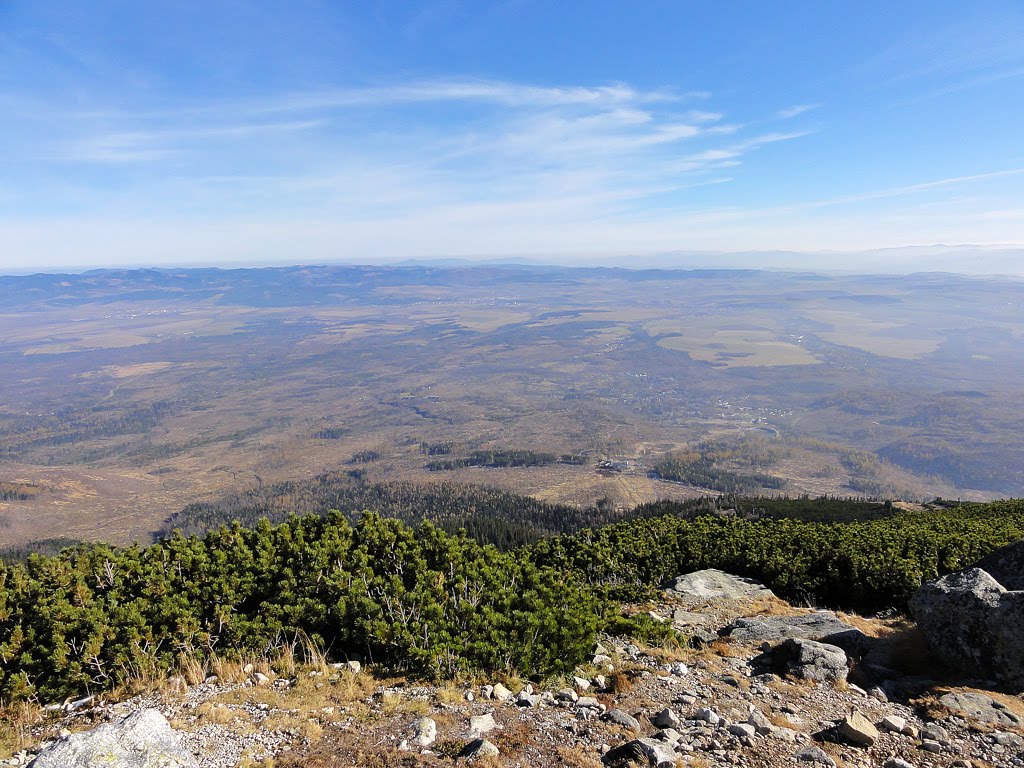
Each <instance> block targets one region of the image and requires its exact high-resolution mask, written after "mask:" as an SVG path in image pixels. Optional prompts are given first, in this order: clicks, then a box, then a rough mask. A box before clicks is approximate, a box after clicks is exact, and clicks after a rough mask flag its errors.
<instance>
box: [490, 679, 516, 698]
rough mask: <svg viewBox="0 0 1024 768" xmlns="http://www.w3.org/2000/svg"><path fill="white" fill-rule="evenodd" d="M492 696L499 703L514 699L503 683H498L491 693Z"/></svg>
mask: <svg viewBox="0 0 1024 768" xmlns="http://www.w3.org/2000/svg"><path fill="white" fill-rule="evenodd" d="M491 695H492V696H493V697H494V698H495V699H497V700H498V701H508V700H509V699H511V698H512V691H510V690H509V689H508V688H506V687H505V686H504V685H502V684H501V683H498V684H497V685H495V686H494V688H493V690H492V691H491Z"/></svg>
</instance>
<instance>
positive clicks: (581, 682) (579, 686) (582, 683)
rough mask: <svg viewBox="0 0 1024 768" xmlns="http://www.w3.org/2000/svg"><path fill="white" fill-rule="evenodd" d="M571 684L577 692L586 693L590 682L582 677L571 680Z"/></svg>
mask: <svg viewBox="0 0 1024 768" xmlns="http://www.w3.org/2000/svg"><path fill="white" fill-rule="evenodd" d="M572 684H573V686H574V687H575V688H576V690H577V691H586V690H589V688H590V681H589V680H585V679H583V678H582V677H574V678H573V679H572Z"/></svg>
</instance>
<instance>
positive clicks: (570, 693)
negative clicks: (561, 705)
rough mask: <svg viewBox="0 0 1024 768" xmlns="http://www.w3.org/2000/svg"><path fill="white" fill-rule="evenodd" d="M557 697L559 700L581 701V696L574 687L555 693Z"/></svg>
mask: <svg viewBox="0 0 1024 768" xmlns="http://www.w3.org/2000/svg"><path fill="white" fill-rule="evenodd" d="M555 698H556V699H558V700H559V701H568V702H576V701H579V698H580V697H579V694H578V693H576V691H574V690H573V689H572V688H563V689H562V690H560V691H559V692H558V693H556V694H555Z"/></svg>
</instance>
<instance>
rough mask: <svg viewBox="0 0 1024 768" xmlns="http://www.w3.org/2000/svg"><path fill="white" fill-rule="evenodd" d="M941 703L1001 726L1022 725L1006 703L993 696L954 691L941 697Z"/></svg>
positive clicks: (956, 710) (955, 710) (974, 717)
mask: <svg viewBox="0 0 1024 768" xmlns="http://www.w3.org/2000/svg"><path fill="white" fill-rule="evenodd" d="M939 703H940V704H942V705H943V706H945V707H948V708H949V709H951V710H953V711H954V712H962V713H963V714H965V715H967V717H969V718H971V719H972V720H977V721H979V722H982V723H990V724H992V725H999V726H1020V724H1021V721H1020V718H1019V717H1017V715H1015V714H1013V712H1011V711H1010V710H1009V709H1007V708H1006V706H1005V705H1004V704H1002V703H1001V702H998V701H996V700H995V699H993V698H992V697H991V696H985V695H984V694H981V693H972V692H971V691H954V692H952V693H947V694H944V695H943V696H940V697H939Z"/></svg>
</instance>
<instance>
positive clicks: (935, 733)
mask: <svg viewBox="0 0 1024 768" xmlns="http://www.w3.org/2000/svg"><path fill="white" fill-rule="evenodd" d="M921 738H923V739H927V740H929V741H937V742H939V744H949V743H950V742H951V741H952V739H951V738H950V736H949V731H947V730H946V729H945V728H943V727H942V726H941V725H938V724H936V723H928V725H926V726H925V727H924V728H923V729H922V730H921Z"/></svg>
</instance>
